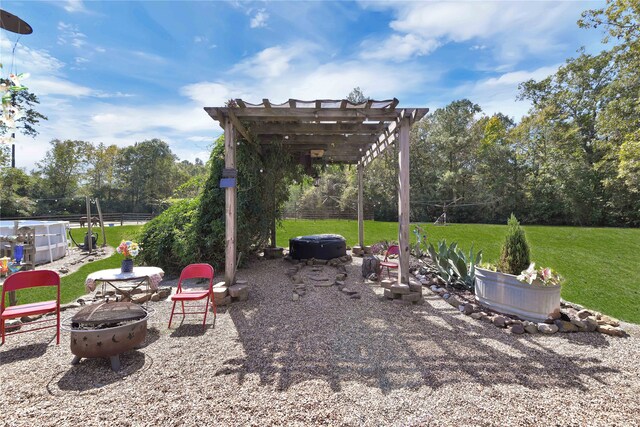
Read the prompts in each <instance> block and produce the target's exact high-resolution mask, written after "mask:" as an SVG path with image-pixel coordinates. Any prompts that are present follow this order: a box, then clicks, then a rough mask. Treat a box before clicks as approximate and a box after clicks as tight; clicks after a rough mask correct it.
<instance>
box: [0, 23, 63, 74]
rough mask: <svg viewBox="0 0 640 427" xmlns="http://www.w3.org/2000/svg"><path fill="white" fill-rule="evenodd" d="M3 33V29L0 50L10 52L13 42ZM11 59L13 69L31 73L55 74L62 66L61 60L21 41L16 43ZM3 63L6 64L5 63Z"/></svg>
mask: <svg viewBox="0 0 640 427" xmlns="http://www.w3.org/2000/svg"><path fill="white" fill-rule="evenodd" d="M4 33H5V32H4V31H3V32H2V33H0V50H1V51H2V52H11V50H12V49H13V47H14V46H13V42H11V41H10V40H8V39H6V38H4ZM12 61H13V66H14V68H15V70H16V71H17V72H19V73H20V72H27V71H28V72H29V73H31V74H37V73H43V74H45V73H49V74H56V73H58V72H59V70H60V69H62V68H63V67H64V64H63V63H62V62H61V61H59V60H58V59H57V58H54V57H53V56H51V55H50V54H49V53H48V52H47V51H45V50H36V49H31V48H29V47H27V46H25V45H23V44H21V43H18V44H17V46H16V49H15V55H14V56H13V58H12ZM4 65H5V67H6V66H7V64H4Z"/></svg>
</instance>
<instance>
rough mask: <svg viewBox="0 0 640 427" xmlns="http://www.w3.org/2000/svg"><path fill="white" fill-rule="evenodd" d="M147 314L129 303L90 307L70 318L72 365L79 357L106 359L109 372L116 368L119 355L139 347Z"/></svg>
mask: <svg viewBox="0 0 640 427" xmlns="http://www.w3.org/2000/svg"><path fill="white" fill-rule="evenodd" d="M148 318H149V312H148V311H147V310H145V309H144V308H143V307H141V306H139V305H137V304H133V303H130V302H108V303H99V304H92V305H89V306H86V307H84V308H83V309H82V310H80V311H78V312H77V313H76V314H75V315H74V316H73V317H72V318H71V327H70V328H69V327H67V328H65V329H68V330H69V331H70V332H71V352H72V353H73V354H74V355H75V357H74V358H73V361H72V362H71V363H72V364H73V365H76V364H78V363H80V360H81V359H82V358H83V357H108V358H109V359H110V361H111V369H113V370H114V371H117V370H119V369H120V354H121V353H124V352H126V351H129V350H132V349H133V348H134V347H136V346H137V345H139V344H141V343H142V342H143V341H144V339H145V337H146V336H147V319H148Z"/></svg>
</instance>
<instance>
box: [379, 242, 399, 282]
mask: <svg viewBox="0 0 640 427" xmlns="http://www.w3.org/2000/svg"><path fill="white" fill-rule="evenodd" d="M389 255H398V256H399V255H400V246H398V245H391V246H389V248H388V249H387V251H386V252H385V253H384V261H381V262H380V273H381V274H380V275H381V276H382V270H383V269H385V268H386V269H387V277H389V278H391V273H390V272H389V270H390V269H396V270H397V269H398V263H397V262H392V261H389Z"/></svg>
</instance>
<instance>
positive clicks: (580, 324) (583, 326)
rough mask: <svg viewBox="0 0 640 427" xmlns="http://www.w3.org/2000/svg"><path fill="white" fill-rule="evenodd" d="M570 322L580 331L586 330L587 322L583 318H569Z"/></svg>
mask: <svg viewBox="0 0 640 427" xmlns="http://www.w3.org/2000/svg"><path fill="white" fill-rule="evenodd" d="M571 323H573V324H574V325H575V326H576V327H577V328H578V330H580V331H586V330H587V322H585V321H584V320H580V318H578V317H574V318H573V319H571Z"/></svg>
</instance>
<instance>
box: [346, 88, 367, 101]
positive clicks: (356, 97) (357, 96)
mask: <svg viewBox="0 0 640 427" xmlns="http://www.w3.org/2000/svg"><path fill="white" fill-rule="evenodd" d="M347 100H348V101H351V102H353V103H354V104H362V103H363V102H367V101H368V100H369V97H367V96H364V93H363V92H362V89H360V87H355V88H353V90H352V91H351V92H349V95H347Z"/></svg>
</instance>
